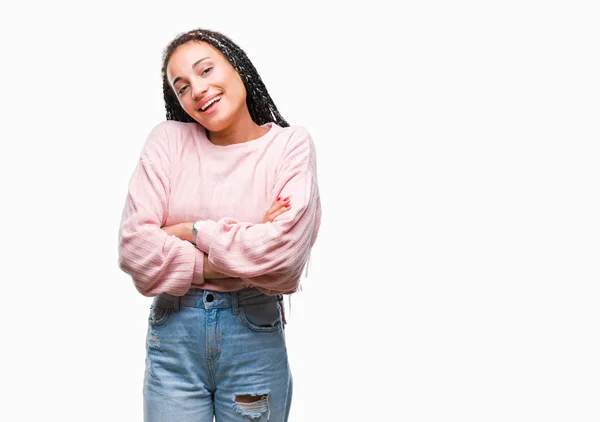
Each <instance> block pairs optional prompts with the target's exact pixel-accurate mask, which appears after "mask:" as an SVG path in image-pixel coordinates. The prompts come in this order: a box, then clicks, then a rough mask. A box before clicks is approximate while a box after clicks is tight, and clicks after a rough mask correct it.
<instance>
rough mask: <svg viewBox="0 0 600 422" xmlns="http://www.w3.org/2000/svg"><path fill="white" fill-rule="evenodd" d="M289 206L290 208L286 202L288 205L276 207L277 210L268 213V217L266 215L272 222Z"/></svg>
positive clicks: (288, 208) (287, 209)
mask: <svg viewBox="0 0 600 422" xmlns="http://www.w3.org/2000/svg"><path fill="white" fill-rule="evenodd" d="M290 208H291V205H289V204H288V205H286V206H284V207H282V208H280V209H278V210H277V211H275V212H274V213H272V214H270V215H269V217H268V219H269V221H270V222H271V223H272V222H273V220H275V218H276V217H278V216H280V215H281V214H283V213H284V212H286V211H289V210H290Z"/></svg>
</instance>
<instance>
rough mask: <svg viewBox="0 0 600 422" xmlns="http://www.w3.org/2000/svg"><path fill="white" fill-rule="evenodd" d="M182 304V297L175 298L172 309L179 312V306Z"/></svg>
mask: <svg viewBox="0 0 600 422" xmlns="http://www.w3.org/2000/svg"><path fill="white" fill-rule="evenodd" d="M180 302H181V296H173V300H172V301H171V307H172V308H173V310H174V311H175V312H179V306H180V305H179V304H180Z"/></svg>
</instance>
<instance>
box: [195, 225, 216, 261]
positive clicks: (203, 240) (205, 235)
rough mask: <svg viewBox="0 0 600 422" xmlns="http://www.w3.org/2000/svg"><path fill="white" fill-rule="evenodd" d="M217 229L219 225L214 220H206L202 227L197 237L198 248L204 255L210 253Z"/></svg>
mask: <svg viewBox="0 0 600 422" xmlns="http://www.w3.org/2000/svg"><path fill="white" fill-rule="evenodd" d="M216 228H217V223H216V222H214V221H212V220H206V222H205V223H203V224H202V225H201V226H200V230H198V235H197V236H196V247H197V248H198V249H200V250H201V251H202V252H204V253H209V252H210V245H211V243H212V242H213V233H214V232H215V230H216Z"/></svg>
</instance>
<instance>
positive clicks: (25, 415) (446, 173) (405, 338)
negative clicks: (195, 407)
mask: <svg viewBox="0 0 600 422" xmlns="http://www.w3.org/2000/svg"><path fill="white" fill-rule="evenodd" d="M593 3H594V2H591V1H590V2H582V1H537V2H536V1H523V0H520V1H502V2H500V1H497V2H490V1H487V2H481V1H470V2H469V1H456V2H444V1H419V2H402V3H394V2H389V3H388V2H377V1H368V2H362V3H357V4H356V5H353V6H350V5H348V4H347V2H343V3H342V2H339V3H337V4H335V3H334V2H325V1H320V2H315V3H310V2H305V1H303V2H294V3H292V4H290V3H288V2H281V1H279V2H258V1H253V2H239V3H233V2H225V1H212V2H206V1H194V2H162V3H161V4H160V5H150V4H148V3H146V2H144V3H141V2H140V3H139V4H135V3H130V2H125V1H120V2H106V1H105V2H97V3H95V4H88V3H87V2H77V3H75V2H73V3H66V2H35V3H34V2H22V3H19V6H17V5H16V4H13V5H8V6H7V5H5V6H2V10H1V11H0V12H1V13H0V16H1V17H0V28H1V29H0V30H1V31H2V33H1V34H0V35H1V39H2V41H1V43H2V50H1V51H2V66H1V72H2V74H1V75H0V76H1V77H2V81H3V85H2V95H1V101H2V110H1V112H2V114H1V115H2V125H1V130H2V143H1V144H2V154H1V163H2V166H1V170H0V171H1V172H2V173H1V176H2V177H1V180H2V192H3V200H2V204H3V205H2V207H1V212H2V222H3V236H2V238H3V240H4V241H3V242H2V244H3V247H2V250H3V252H2V256H3V258H2V282H3V283H2V286H3V293H2V299H1V300H0V303H2V314H1V315H2V322H3V324H2V336H1V338H2V348H1V352H0V353H1V354H2V358H1V365H2V368H1V371H2V372H1V378H2V384H3V391H4V393H3V397H2V402H3V405H2V411H1V412H2V417H1V418H2V419H3V420H6V421H45V420H60V421H86V422H87V421H109V420H110V421H141V420H142V379H143V371H144V358H145V349H144V342H145V335H146V329H147V317H148V311H149V305H150V303H151V299H150V298H146V297H143V296H141V295H140V294H139V293H138V292H137V291H136V290H135V288H134V286H133V284H132V282H131V279H130V278H129V276H128V275H127V274H125V273H123V272H121V271H120V270H119V269H118V266H117V235H118V225H119V222H120V216H121V211H122V208H123V205H124V203H125V198H126V192H127V183H128V181H129V178H130V176H131V174H132V172H133V169H134V167H135V164H136V161H137V159H138V157H139V153H140V151H141V148H142V145H143V143H144V141H145V137H146V135H147V134H148V132H149V131H150V129H151V128H152V127H153V126H154V125H156V124H157V123H158V122H160V121H161V120H163V119H164V111H163V103H162V93H161V80H160V64H161V62H160V60H161V57H160V56H161V52H162V49H163V48H164V47H165V46H166V45H167V44H168V42H169V41H170V40H171V39H172V38H173V37H175V36H176V35H177V34H178V33H180V32H183V31H186V30H189V29H193V28H197V27H203V28H208V29H214V30H218V31H221V32H223V33H225V34H226V35H228V36H230V37H231V38H232V39H233V40H234V41H235V42H237V43H238V44H239V45H240V46H241V47H242V48H243V49H244V50H245V51H246V53H247V54H248V55H249V57H250V59H251V60H252V61H253V63H254V64H255V66H256V68H257V69H258V71H259V73H260V75H261V76H262V78H263V80H264V81H265V83H266V85H267V87H268V89H269V92H270V94H271V95H272V97H273V99H274V101H275V103H276V104H277V106H278V107H279V110H280V111H281V113H282V115H283V116H284V117H285V118H286V119H287V120H288V122H290V123H291V124H300V125H303V126H306V127H307V128H308V129H309V131H310V132H311V134H312V136H313V138H314V141H315V144H316V147H317V153H318V165H319V168H318V169H319V182H320V187H321V197H322V204H323V223H322V229H321V233H320V236H319V239H318V241H317V245H316V246H315V248H314V250H313V254H312V259H311V265H310V269H309V277H308V278H307V279H306V280H304V281H303V287H304V289H303V291H302V292H300V293H298V294H295V295H294V296H293V298H292V312H291V316H290V315H289V309H288V317H289V324H288V326H287V328H286V334H287V341H288V349H289V357H290V361H291V366H292V371H293V374H294V381H295V384H294V399H293V406H292V414H291V417H290V421H292V422H304V421H307V422H319V421H324V422H330V421H336V422H337V421H344V422H345V421H410V422H421V421H435V422H440V421H461V422H467V421H473V422H481V421H485V422H487V421H503V422H504V421H511V422H514V421H527V422H530V421H544V422H547V421H578V422H584V421H598V420H600V406H599V404H598V397H599V395H600V381H599V380H600V363H599V362H600V359H599V358H598V357H599V356H600V339H599V329H600V326H599V321H600V319H599V317H600V306H599V305H598V303H599V299H600V297H599V296H600V287H599V284H598V282H599V266H598V263H599V260H598V254H599V252H600V244H599V234H600V233H599V232H600V230H599V229H600V227H599V221H600V200H599V196H598V193H599V181H600V174H599V173H600V165H599V162H600V155H599V152H600V147H599V143H598V142H599V112H600V83H599V81H600V78H599V76H598V75H600V61H599V51H600V50H599V47H600V45H599V44H600V42H599V40H600V30H599V25H598V22H599V18H600V15H599V13H598V10H597V9H596V8H595V7H593ZM384 4H385V6H384ZM286 305H287V300H286Z"/></svg>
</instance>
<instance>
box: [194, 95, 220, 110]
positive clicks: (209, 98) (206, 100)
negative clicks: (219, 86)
mask: <svg viewBox="0 0 600 422" xmlns="http://www.w3.org/2000/svg"><path fill="white" fill-rule="evenodd" d="M222 95H223V94H215V95H211V96H209V97H206V98H204V99H203V100H202V101H201V102H200V104H198V108H197V110H198V111H199V112H202V109H203V108H204V106H205V105H206V104H207V103H208V102H210V101H211V100H212V99H213V98H217V97H220V96H222ZM219 101H220V100H218V101H215V103H217V102H219ZM213 104H214V103H213Z"/></svg>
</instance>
